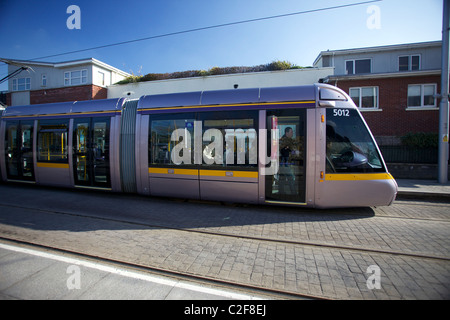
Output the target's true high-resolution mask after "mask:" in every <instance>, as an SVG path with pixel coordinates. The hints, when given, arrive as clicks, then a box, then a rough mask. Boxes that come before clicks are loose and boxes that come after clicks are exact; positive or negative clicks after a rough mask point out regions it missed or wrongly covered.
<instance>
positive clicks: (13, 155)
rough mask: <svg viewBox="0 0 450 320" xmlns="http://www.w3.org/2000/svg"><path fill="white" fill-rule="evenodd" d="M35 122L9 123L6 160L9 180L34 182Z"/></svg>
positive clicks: (6, 136) (6, 137) (6, 138)
mask: <svg viewBox="0 0 450 320" xmlns="http://www.w3.org/2000/svg"><path fill="white" fill-rule="evenodd" d="M33 123H34V122H33V121H32V120H30V121H8V122H7V125H6V135H5V160H6V171H7V176H8V179H18V180H34V165H33Z"/></svg>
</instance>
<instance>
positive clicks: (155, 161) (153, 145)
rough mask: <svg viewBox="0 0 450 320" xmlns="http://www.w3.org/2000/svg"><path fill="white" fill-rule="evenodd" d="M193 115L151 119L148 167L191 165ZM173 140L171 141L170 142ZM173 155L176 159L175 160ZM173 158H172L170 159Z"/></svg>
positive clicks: (160, 116) (154, 117) (163, 116)
mask: <svg viewBox="0 0 450 320" xmlns="http://www.w3.org/2000/svg"><path fill="white" fill-rule="evenodd" d="M194 122H195V118H194V115H193V114H177V115H158V116H153V117H152V118H151V126H150V149H149V164H150V165H176V164H180V163H177V160H180V159H183V160H184V164H192V163H193V152H191V151H189V150H192V149H193V146H194ZM172 138H173V140H172ZM175 154H176V155H177V158H175ZM172 156H173V157H172Z"/></svg>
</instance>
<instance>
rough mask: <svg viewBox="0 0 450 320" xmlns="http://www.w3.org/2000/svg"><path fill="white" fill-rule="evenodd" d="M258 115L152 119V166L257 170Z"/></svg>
mask: <svg viewBox="0 0 450 320" xmlns="http://www.w3.org/2000/svg"><path fill="white" fill-rule="evenodd" d="M257 116H258V113H257V111H239V112H233V113H231V114H230V113H229V112H219V111H215V112H200V113H197V114H194V113H185V114H173V115H167V114H166V115H155V116H152V118H151V120H150V122H151V125H150V137H149V138H150V149H149V165H196V166H199V165H201V166H203V167H209V168H211V167H213V166H215V167H220V168H222V167H224V166H226V167H230V166H235V167H254V168H257V161H258V158H257V157H258V152H257V150H258V148H257V144H258V139H257V132H256V130H257V128H258V125H257Z"/></svg>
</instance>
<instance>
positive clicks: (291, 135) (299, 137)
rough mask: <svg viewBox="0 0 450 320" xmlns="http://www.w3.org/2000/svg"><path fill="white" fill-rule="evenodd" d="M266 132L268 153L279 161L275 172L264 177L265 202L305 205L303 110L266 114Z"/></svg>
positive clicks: (304, 123)
mask: <svg viewBox="0 0 450 320" xmlns="http://www.w3.org/2000/svg"><path fill="white" fill-rule="evenodd" d="M267 129H268V130H267V134H268V137H267V142H268V146H267V150H271V151H268V152H271V158H272V159H274V157H278V170H276V171H275V172H273V173H271V174H270V175H266V177H265V181H266V188H265V189H266V201H267V202H271V201H273V202H290V203H305V192H306V187H305V173H306V171H305V161H304V159H305V151H306V148H305V147H306V145H305V142H306V137H305V132H306V110H305V109H303V110H302V109H296V110H273V111H267ZM276 129H278V135H277V136H276V135H273V130H276ZM275 137H276V138H275ZM276 151H278V153H277V152H276ZM272 165H273V164H272Z"/></svg>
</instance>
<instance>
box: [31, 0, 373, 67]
mask: <svg viewBox="0 0 450 320" xmlns="http://www.w3.org/2000/svg"><path fill="white" fill-rule="evenodd" d="M380 1H382V0H370V1H363V2H357V3H350V4H343V5H338V6H332V7H326V8H319V9H311V10H305V11H298V12H292V13H285V14H279V15H274V16H268V17H262V18H254V19H248V20H241V21H235V22H228V23H222V24H217V25H212V26H207V27H200V28H194V29H188V30H183V31H175V32H169V33H164V34H159V35H154V36H149V37H145V38H139V39H133V40H127V41H121V42H115V43H110V44H105V45H101V46H96V47H91V48H85V49H79V50H73V51H67V52H63V53H58V54H52V55H48V56H43V57H38V58H33V59H31V60H30V61H34V60H39V59H47V58H54V57H59V56H63V55H68V54H74V53H80V52H86V51H91V50H97V49H103V48H108V47H113V46H120V45H124V44H129V43H134V42H140V41H146V40H152V39H158V38H164V37H170V36H175V35H180V34H185V33H191V32H197V31H203V30H209V29H215V28H222V27H228V26H233V25H239V24H245V23H251V22H256V21H263V20H270V19H277V18H283V17H289V16H295V15H301V14H307V13H314V12H321V11H328V10H335V9H341V8H347V7H354V6H359V5H364V4H369V3H374V2H380Z"/></svg>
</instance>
